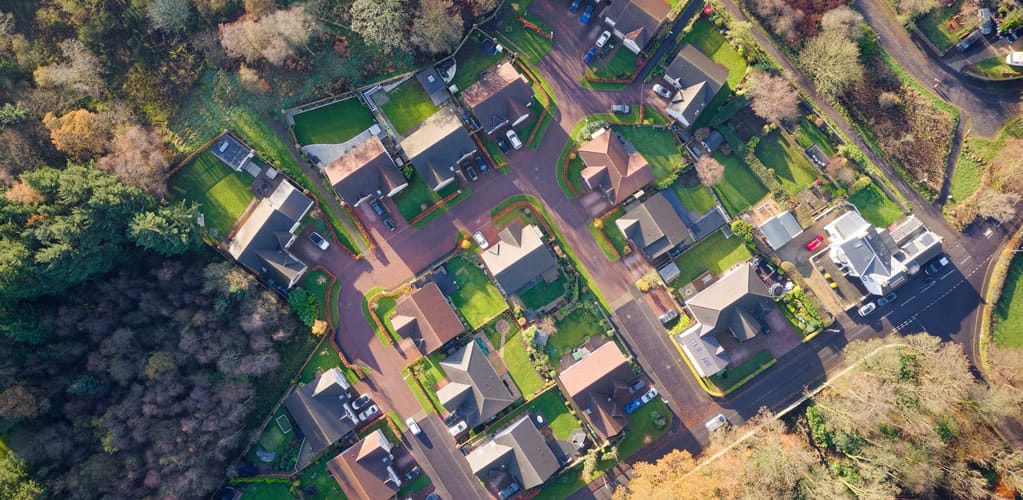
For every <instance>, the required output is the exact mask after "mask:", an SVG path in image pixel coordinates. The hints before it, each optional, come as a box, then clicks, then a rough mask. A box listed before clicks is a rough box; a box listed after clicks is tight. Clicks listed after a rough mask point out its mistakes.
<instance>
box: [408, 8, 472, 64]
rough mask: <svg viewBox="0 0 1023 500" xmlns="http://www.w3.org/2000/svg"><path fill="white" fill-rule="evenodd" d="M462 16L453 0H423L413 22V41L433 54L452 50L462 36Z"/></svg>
mask: <svg viewBox="0 0 1023 500" xmlns="http://www.w3.org/2000/svg"><path fill="white" fill-rule="evenodd" d="M462 28H463V25H462V16H461V15H459V13H458V11H457V10H455V8H454V4H453V3H452V2H451V0H422V1H421V2H420V3H419V12H418V14H417V15H416V20H415V22H414V23H413V24H412V43H413V44H415V45H416V47H419V48H420V49H421V50H423V51H426V52H429V53H431V54H441V53H448V52H451V50H453V49H454V48H455V46H457V45H458V41H459V40H460V39H461V38H462Z"/></svg>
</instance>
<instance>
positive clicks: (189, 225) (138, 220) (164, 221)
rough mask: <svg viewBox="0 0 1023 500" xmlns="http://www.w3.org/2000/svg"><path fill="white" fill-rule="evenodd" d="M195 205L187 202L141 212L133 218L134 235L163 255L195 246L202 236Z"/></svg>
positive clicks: (136, 239)
mask: <svg viewBox="0 0 1023 500" xmlns="http://www.w3.org/2000/svg"><path fill="white" fill-rule="evenodd" d="M198 213H199V211H198V207H196V205H186V204H185V202H181V203H175V204H172V205H169V206H166V207H161V208H160V209H159V210H157V211H154V212H141V213H138V214H136V215H135V217H134V218H132V221H131V226H130V227H129V229H128V231H129V235H130V236H131V239H132V240H133V241H134V242H135V243H136V244H138V245H139V246H141V247H143V248H148V249H150V250H154V251H156V252H159V253H161V254H163V255H177V254H181V253H185V252H187V251H189V250H193V249H195V248H196V247H197V246H198V245H199V242H200V241H201V237H200V236H199V226H198V224H197V223H196V218H197V217H198Z"/></svg>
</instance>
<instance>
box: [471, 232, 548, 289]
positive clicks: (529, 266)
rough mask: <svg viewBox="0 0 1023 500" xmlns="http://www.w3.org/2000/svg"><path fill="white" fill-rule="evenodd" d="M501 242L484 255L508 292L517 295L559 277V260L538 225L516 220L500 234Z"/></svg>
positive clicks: (491, 269) (492, 246)
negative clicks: (543, 281) (528, 286)
mask: <svg viewBox="0 0 1023 500" xmlns="http://www.w3.org/2000/svg"><path fill="white" fill-rule="evenodd" d="M497 236H498V242H497V243H496V244H494V245H491V246H490V248H488V249H486V250H484V251H483V252H482V253H481V254H480V257H481V258H482V259H483V263H484V264H486V266H487V269H489V270H490V274H492V275H493V276H494V279H495V280H497V284H498V286H500V287H501V289H502V290H503V291H504V293H505V294H509V295H510V294H513V293H515V292H518V291H519V290H521V289H523V288H525V287H526V286H527V285H530V284H532V283H533V282H535V281H537V280H539V279H540V278H543V279H545V280H548V281H553V280H555V279H557V278H558V261H557V259H555V258H554V255H553V254H552V253H551V251H550V249H549V248H547V245H546V244H545V243H544V236H543V232H542V231H540V228H539V227H537V226H535V225H532V224H530V225H527V226H523V225H522V223H521V222H519V221H515V222H512V223H511V224H509V225H508V226H507V227H505V228H504V229H502V230H501V232H500V233H498V234H497Z"/></svg>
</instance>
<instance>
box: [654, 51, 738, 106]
mask: <svg viewBox="0 0 1023 500" xmlns="http://www.w3.org/2000/svg"><path fill="white" fill-rule="evenodd" d="M664 79H665V80H668V81H669V82H671V83H672V85H675V87H676V88H678V89H679V90H678V91H677V92H675V95H674V96H673V97H672V98H671V101H670V102H669V103H668V105H667V106H666V107H665V111H667V112H668V114H669V115H671V116H672V117H674V118H675V119H677V120H679V121H683V122H684V123H683V124H684V125H686V126H691V125H692V124H693V123H694V122H695V121H696V118H697V117H698V116H700V113H702V112H703V110H704V108H706V107H707V105H708V104H709V103H710V101H711V99H714V96H715V95H717V93H718V91H719V90H720V89H721V86H722V85H724V83H725V82H726V81H727V80H728V69H727V68H725V67H724V66H722V65H720V64H718V63H716V62H714V61H712V60H710V58H709V57H707V56H705V55H704V54H703V52H700V51H699V49H697V48H696V47H693V46H692V45H689V44H685V45H683V46H682V49H681V50H679V52H678V55H676V56H675V59H673V60H672V61H671V64H669V65H668V68H667V70H665V74H664Z"/></svg>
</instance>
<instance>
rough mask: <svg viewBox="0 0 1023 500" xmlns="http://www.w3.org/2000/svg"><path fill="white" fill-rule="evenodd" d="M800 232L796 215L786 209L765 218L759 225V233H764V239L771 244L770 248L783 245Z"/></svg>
mask: <svg viewBox="0 0 1023 500" xmlns="http://www.w3.org/2000/svg"><path fill="white" fill-rule="evenodd" d="M802 232H803V228H802V227H800V226H799V222H798V221H796V216H795V215H792V212H790V211H788V210H786V211H784V212H782V213H780V214H778V215H775V216H774V217H771V218H770V219H767V220H766V221H764V223H763V224H761V225H760V234H763V235H764V239H766V240H767V244H768V245H770V246H771V249H772V250H777V249H779V248H781V247H783V246H785V244H786V243H788V242H790V241H792V239H793V238H795V237H796V236H799V234H800V233H802Z"/></svg>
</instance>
